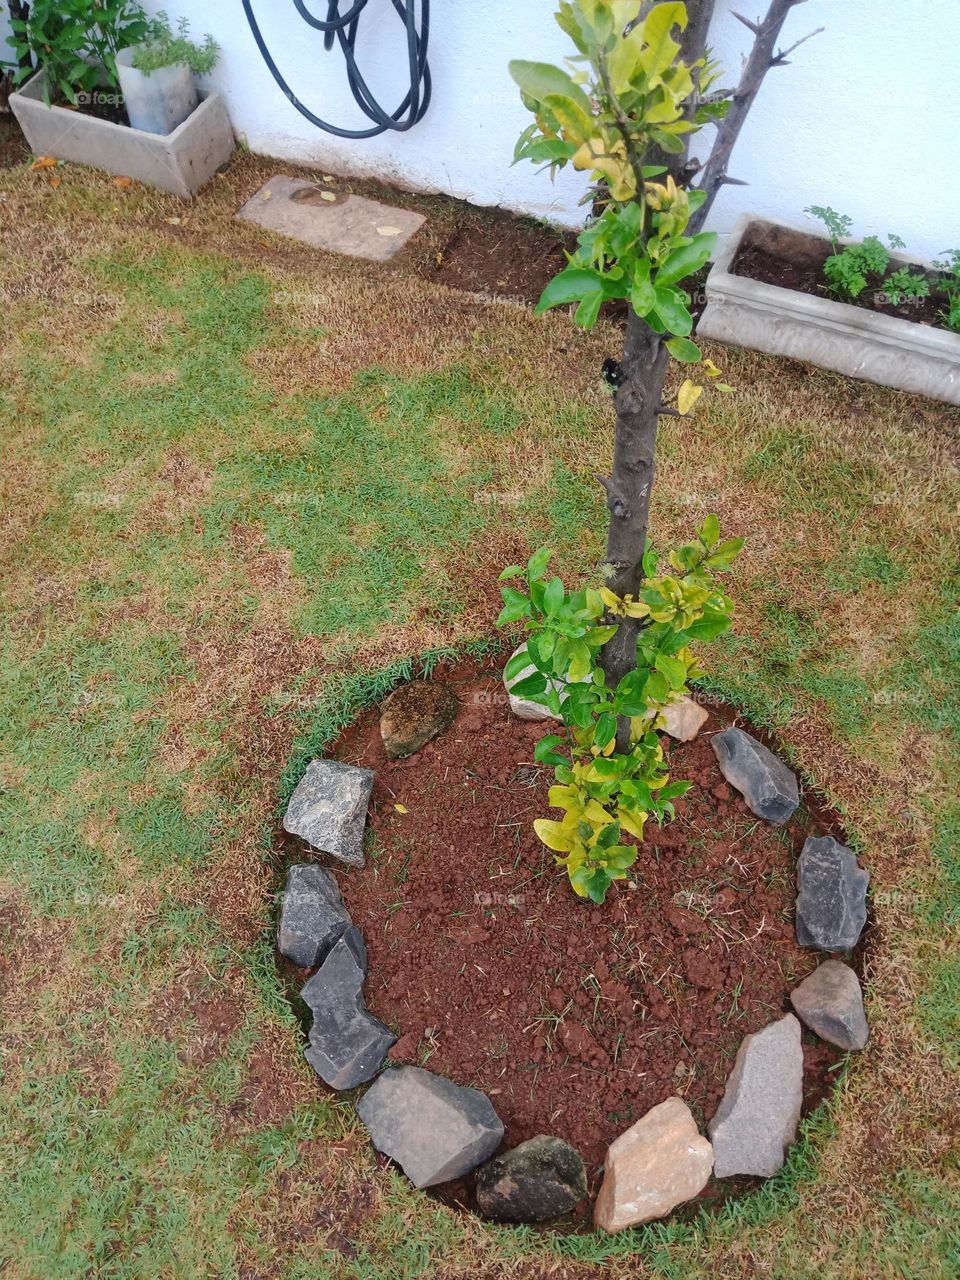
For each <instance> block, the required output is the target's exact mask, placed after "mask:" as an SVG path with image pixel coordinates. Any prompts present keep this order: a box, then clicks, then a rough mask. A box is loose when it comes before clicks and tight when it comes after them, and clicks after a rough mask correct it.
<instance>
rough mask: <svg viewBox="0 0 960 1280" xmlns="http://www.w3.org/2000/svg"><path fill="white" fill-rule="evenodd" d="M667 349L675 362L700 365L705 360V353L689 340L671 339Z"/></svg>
mask: <svg viewBox="0 0 960 1280" xmlns="http://www.w3.org/2000/svg"><path fill="white" fill-rule="evenodd" d="M666 348H667V350H668V351H669V352H670V354H671V355H672V356H673V358H674V360H679V361H680V363H681V364H699V363H700V361H701V360H702V359H703V352H702V351H701V350H700V348H699V347H698V346H697V344H696V343H695V342H691V341H690V339H689V338H671V339H670V341H669V342H667V343H666Z"/></svg>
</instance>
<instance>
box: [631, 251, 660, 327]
mask: <svg viewBox="0 0 960 1280" xmlns="http://www.w3.org/2000/svg"><path fill="white" fill-rule="evenodd" d="M656 302H657V295H656V291H655V290H654V287H653V285H652V284H651V282H650V259H649V258H641V259H640V261H639V262H638V263H637V265H636V267H634V271H633V287H632V288H631V290H630V305H631V307H633V309H634V311H635V312H636V313H637V315H638V316H639V317H640V318H641V320H642V319H643V317H644V316H646V315H649V313H650V312H651V311H652V310H653V308H654V306H656Z"/></svg>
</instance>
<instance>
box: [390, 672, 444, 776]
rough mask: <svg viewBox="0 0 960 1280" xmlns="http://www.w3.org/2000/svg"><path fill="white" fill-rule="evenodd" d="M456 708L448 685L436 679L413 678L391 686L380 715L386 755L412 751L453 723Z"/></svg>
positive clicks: (410, 752) (418, 748)
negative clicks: (405, 682)
mask: <svg viewBox="0 0 960 1280" xmlns="http://www.w3.org/2000/svg"><path fill="white" fill-rule="evenodd" d="M459 708H460V703H459V702H458V701H457V697H456V694H455V693H454V692H453V690H452V689H451V688H450V686H449V685H446V684H441V683H440V682H439V681H437V680H414V681H412V682H411V683H410V684H404V685H401V686H400V688H399V689H394V691H393V693H391V694H390V697H389V698H387V700H386V702H384V704H383V713H382V715H381V716H380V734H381V736H382V738H383V747H384V750H385V751H386V753H387V755H388V756H390V757H391V758H392V759H398V758H399V757H400V756H410V755H413V753H414V752H415V751H419V750H420V748H421V747H423V746H425V745H426V744H427V743H428V742H429V741H430V739H431V738H435V737H436V736H437V734H438V733H442V732H443V730H444V729H446V728H447V727H448V726H449V725H451V724H452V723H453V721H454V718H455V717H456V714H457V711H458V710H459Z"/></svg>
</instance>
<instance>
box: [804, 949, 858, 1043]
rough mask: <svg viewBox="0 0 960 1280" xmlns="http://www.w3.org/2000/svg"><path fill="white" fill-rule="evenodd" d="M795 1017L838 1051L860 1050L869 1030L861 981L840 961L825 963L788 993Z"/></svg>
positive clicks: (827, 961)
mask: <svg viewBox="0 0 960 1280" xmlns="http://www.w3.org/2000/svg"><path fill="white" fill-rule="evenodd" d="M790 1003H791V1004H792V1005H793V1007H794V1009H796V1011H797V1015H798V1016H799V1017H800V1018H801V1019H802V1020H803V1022H805V1023H806V1025H807V1026H808V1027H809V1028H810V1030H811V1031H815V1032H816V1033H817V1035H818V1036H819V1037H820V1039H821V1040H826V1041H827V1042H828V1043H829V1044H835V1045H837V1046H838V1047H839V1048H841V1049H848V1050H850V1049H862V1048H863V1047H864V1045H865V1044H866V1043H867V1040H868V1038H869V1035H870V1029H869V1027H868V1026H867V1015H866V1014H865V1013H864V1011H863V992H862V991H861V990H860V980H859V978H858V977H857V975H856V974H855V973H854V972H853V970H852V969H851V968H850V966H849V965H847V964H843V963H842V961H840V960H824V962H823V964H822V965H820V967H819V968H818V969H815V970H814V971H813V973H811V974H810V977H809V978H804V980H803V981H802V982H801V983H800V985H799V986H798V987H797V988H796V990H794V991H792V992H791V993H790Z"/></svg>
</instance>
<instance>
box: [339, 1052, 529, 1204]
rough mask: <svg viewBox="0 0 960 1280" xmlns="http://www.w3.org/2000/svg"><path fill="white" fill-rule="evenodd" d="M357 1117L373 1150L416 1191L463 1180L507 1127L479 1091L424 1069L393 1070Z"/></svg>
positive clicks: (361, 1105)
mask: <svg viewBox="0 0 960 1280" xmlns="http://www.w3.org/2000/svg"><path fill="white" fill-rule="evenodd" d="M357 1114H358V1115H359V1117H360V1119H361V1120H362V1121H363V1123H364V1124H365V1125H366V1127H367V1130H368V1131H369V1133H370V1137H371V1140H372V1141H373V1145H374V1146H375V1147H376V1148H377V1150H378V1151H382V1152H384V1154H386V1155H388V1156H389V1157H390V1159H391V1160H396V1162H397V1163H398V1164H399V1165H400V1167H401V1168H402V1169H403V1171H404V1173H405V1174H406V1175H407V1177H408V1178H409V1179H410V1181H411V1182H412V1183H413V1185H414V1186H415V1187H432V1186H435V1185H436V1184H437V1183H439V1182H450V1181H451V1180H452V1179H453V1178H459V1177H462V1176H463V1174H465V1173H469V1172H470V1170H471V1169H475V1168H476V1167H477V1165H478V1164H482V1163H483V1162H484V1160H486V1159H487V1158H488V1157H489V1156H492V1155H493V1153H494V1151H496V1149H497V1147H498V1146H499V1145H500V1142H501V1140H502V1138H503V1125H502V1123H501V1122H500V1118H499V1116H498V1115H497V1113H496V1112H495V1111H494V1109H493V1107H492V1106H491V1105H490V1100H489V1099H488V1098H487V1097H486V1096H485V1095H484V1094H482V1093H481V1092H480V1091H479V1089H468V1088H462V1087H461V1086H460V1085H456V1084H454V1083H453V1082H452V1081H451V1080H445V1079H444V1078H443V1077H442V1076H435V1075H433V1074H432V1072H430V1071H424V1070H423V1068H422V1067H391V1068H390V1070H389V1071H385V1072H384V1073H383V1075H381V1076H380V1078H379V1079H378V1080H376V1081H375V1082H374V1083H373V1084H372V1085H371V1086H370V1088H369V1089H368V1090H367V1092H366V1093H365V1094H364V1095H363V1097H362V1098H361V1099H360V1102H359V1103H358V1105H357Z"/></svg>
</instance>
